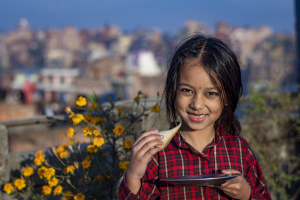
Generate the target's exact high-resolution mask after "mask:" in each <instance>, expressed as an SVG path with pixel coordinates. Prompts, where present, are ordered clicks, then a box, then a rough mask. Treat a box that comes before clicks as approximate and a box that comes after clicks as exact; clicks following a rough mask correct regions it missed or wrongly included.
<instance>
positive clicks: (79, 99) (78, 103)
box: [76, 96, 87, 107]
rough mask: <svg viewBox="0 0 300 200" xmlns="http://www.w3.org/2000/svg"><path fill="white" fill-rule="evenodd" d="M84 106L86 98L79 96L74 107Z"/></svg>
mask: <svg viewBox="0 0 300 200" xmlns="http://www.w3.org/2000/svg"><path fill="white" fill-rule="evenodd" d="M86 104H87V102H86V98H85V97H82V96H80V97H79V98H78V99H77V101H76V105H77V106H80V107H82V106H85V105H86Z"/></svg>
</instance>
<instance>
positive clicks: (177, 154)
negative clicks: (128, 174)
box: [119, 127, 271, 200]
mask: <svg viewBox="0 0 300 200" xmlns="http://www.w3.org/2000/svg"><path fill="white" fill-rule="evenodd" d="M216 145H217V146H216V160H217V170H223V169H235V170H238V171H240V172H241V173H242V175H243V176H244V177H245V179H246V180H247V182H248V183H249V185H250V187H251V199H271V197H270V194H269V191H268V189H267V185H266V182H265V179H264V177H263V173H262V171H261V168H260V166H259V164H258V162H257V160H256V158H255V156H254V154H253V152H252V151H251V149H250V146H249V144H248V143H247V142H246V140H245V139H243V138H242V137H239V136H231V135H229V134H228V133H226V132H223V131H222V127H220V128H219V129H218V131H217V135H216ZM213 173H215V161H214V143H213V142H212V143H211V144H209V145H208V146H207V147H206V148H205V149H204V150H203V153H200V152H198V151H197V150H196V149H194V148H193V147H192V146H190V145H189V144H188V143H187V142H186V141H185V140H184V138H182V136H181V135H180V134H179V133H176V135H175V136H174V137H173V139H172V140H171V142H170V143H169V144H168V146H167V147H166V148H165V149H164V150H163V151H160V152H159V153H157V154H155V155H154V156H153V157H152V159H151V161H150V162H149V163H148V166H147V170H146V173H145V175H144V177H143V178H142V187H141V189H140V191H139V193H138V194H133V193H132V192H131V191H130V190H129V189H128V187H127V185H126V181H125V176H124V178H123V180H122V182H121V185H120V189H119V191H120V193H119V199H142V200H144V199H164V200H165V199H167V200H173V199H180V200H181V199H203V200H204V199H215V200H222V199H231V198H229V197H228V196H226V195H225V194H224V193H223V192H222V191H221V190H219V189H218V188H211V187H200V186H189V187H183V186H179V187H178V186H174V185H172V184H167V183H165V182H162V181H160V179H161V178H170V177H177V176H189V175H206V174H213Z"/></svg>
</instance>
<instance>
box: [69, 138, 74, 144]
mask: <svg viewBox="0 0 300 200" xmlns="http://www.w3.org/2000/svg"><path fill="white" fill-rule="evenodd" d="M68 143H69V144H71V145H72V144H76V140H75V139H74V138H71V139H69V140H68Z"/></svg>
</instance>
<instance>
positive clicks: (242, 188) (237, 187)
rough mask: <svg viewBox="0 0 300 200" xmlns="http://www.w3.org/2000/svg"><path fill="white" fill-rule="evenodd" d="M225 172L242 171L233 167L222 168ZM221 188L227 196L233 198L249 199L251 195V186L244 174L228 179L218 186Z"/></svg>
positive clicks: (234, 172)
mask: <svg viewBox="0 0 300 200" xmlns="http://www.w3.org/2000/svg"><path fill="white" fill-rule="evenodd" d="M222 173H223V174H236V173H238V174H240V173H241V172H239V171H237V170H233V169H228V170H222ZM216 187H217V188H219V189H221V190H222V191H223V192H224V193H225V194H226V195H227V196H229V197H231V198H233V199H241V200H249V199H250V195H251V187H250V186H249V184H248V183H247V181H246V179H245V178H244V177H243V176H238V177H235V178H233V179H230V180H228V181H226V183H223V184H222V185H221V186H216Z"/></svg>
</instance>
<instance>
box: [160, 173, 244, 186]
mask: <svg viewBox="0 0 300 200" xmlns="http://www.w3.org/2000/svg"><path fill="white" fill-rule="evenodd" d="M240 175H241V174H230V175H226V174H209V175H196V176H180V177H172V178H163V179H160V181H164V182H166V183H170V184H174V185H176V186H208V185H214V186H217V185H221V184H223V183H225V182H226V181H227V180H229V179H232V178H235V177H237V176H240Z"/></svg>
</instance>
